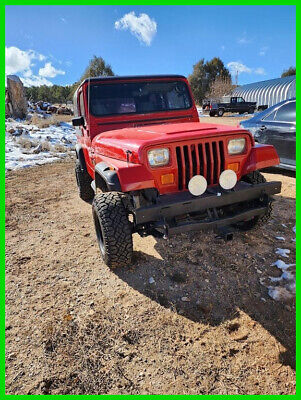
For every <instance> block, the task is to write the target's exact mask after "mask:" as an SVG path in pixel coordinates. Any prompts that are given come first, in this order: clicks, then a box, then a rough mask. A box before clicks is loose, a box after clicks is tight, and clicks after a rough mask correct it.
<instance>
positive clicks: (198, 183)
mask: <svg viewBox="0 0 301 400" xmlns="http://www.w3.org/2000/svg"><path fill="white" fill-rule="evenodd" d="M206 189H207V181H206V179H205V178H204V177H203V176H202V175H195V176H193V177H192V178H191V179H190V181H189V183H188V190H189V192H190V193H191V194H193V195H194V196H201V195H202V194H203V193H205V192H206Z"/></svg>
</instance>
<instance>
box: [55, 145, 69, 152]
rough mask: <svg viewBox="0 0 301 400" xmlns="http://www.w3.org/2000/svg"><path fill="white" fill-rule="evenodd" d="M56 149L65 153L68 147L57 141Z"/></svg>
mask: <svg viewBox="0 0 301 400" xmlns="http://www.w3.org/2000/svg"><path fill="white" fill-rule="evenodd" d="M54 151H56V152H57V153H65V152H66V151H67V149H66V147H65V146H63V145H62V144H59V143H56V144H55V145H54Z"/></svg>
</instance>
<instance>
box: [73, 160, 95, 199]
mask: <svg viewBox="0 0 301 400" xmlns="http://www.w3.org/2000/svg"><path fill="white" fill-rule="evenodd" d="M75 176H76V182H77V187H78V192H79V197H80V198H81V199H82V200H84V201H90V200H92V199H93V197H94V190H93V189H92V187H91V182H92V178H91V176H90V175H89V173H88V171H87V170H85V169H83V168H82V167H81V165H80V163H79V161H77V162H76V165H75Z"/></svg>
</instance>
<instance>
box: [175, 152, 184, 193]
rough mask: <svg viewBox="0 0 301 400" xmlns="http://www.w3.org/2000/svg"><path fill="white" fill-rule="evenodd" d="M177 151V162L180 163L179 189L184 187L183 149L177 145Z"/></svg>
mask: <svg viewBox="0 0 301 400" xmlns="http://www.w3.org/2000/svg"><path fill="white" fill-rule="evenodd" d="M176 153H177V163H178V182H179V183H178V187H179V190H182V189H183V165H182V158H181V149H180V147H176Z"/></svg>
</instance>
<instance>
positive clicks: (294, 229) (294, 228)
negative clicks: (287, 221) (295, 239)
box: [293, 225, 296, 233]
mask: <svg viewBox="0 0 301 400" xmlns="http://www.w3.org/2000/svg"><path fill="white" fill-rule="evenodd" d="M293 232H294V233H296V225H295V226H294V227H293Z"/></svg>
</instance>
